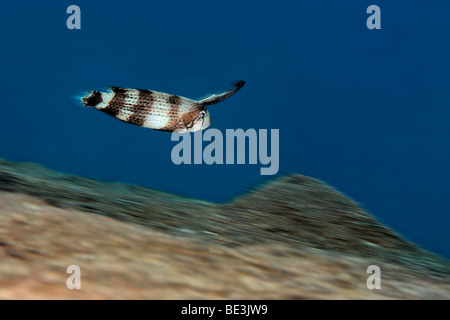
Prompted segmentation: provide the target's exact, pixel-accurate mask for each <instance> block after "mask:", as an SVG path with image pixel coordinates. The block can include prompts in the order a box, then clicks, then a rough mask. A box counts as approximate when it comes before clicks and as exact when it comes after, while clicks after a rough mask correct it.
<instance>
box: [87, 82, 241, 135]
mask: <svg viewBox="0 0 450 320" xmlns="http://www.w3.org/2000/svg"><path fill="white" fill-rule="evenodd" d="M244 84H245V82H244V81H238V82H236V83H235V84H234V86H235V88H234V89H232V90H229V91H225V92H223V93H220V94H213V95H210V96H208V97H206V98H205V99H201V100H192V99H189V98H185V97H181V96H177V95H173V94H168V93H163V92H158V91H150V90H146V89H125V88H120V87H110V88H109V90H108V91H107V92H100V91H90V92H88V93H87V95H86V96H84V97H83V98H81V102H82V103H83V105H84V106H86V107H93V108H95V109H97V110H100V111H103V112H105V113H107V114H109V115H111V116H113V117H115V118H117V119H119V120H121V121H124V122H127V123H130V124H134V125H137V126H141V127H146V128H151V129H155V130H160V131H168V132H173V131H176V132H195V131H199V130H204V129H206V128H208V127H209V126H210V125H211V115H210V113H209V110H208V109H207V108H206V106H208V105H211V104H216V103H218V102H220V101H223V100H225V99H227V98H229V97H231V96H232V95H233V94H235V93H236V92H237V91H239V90H240V89H241V88H242V87H243V86H244Z"/></svg>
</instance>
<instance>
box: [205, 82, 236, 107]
mask: <svg viewBox="0 0 450 320" xmlns="http://www.w3.org/2000/svg"><path fill="white" fill-rule="evenodd" d="M244 84H245V81H244V80H239V81H237V82H235V83H234V89H232V90H229V91H225V92H222V93H218V94H212V95H210V96H208V97H206V98H204V99H202V100H199V101H197V102H198V103H199V104H201V105H204V106H208V105H211V104H216V103H219V102H221V101H223V100H225V99H228V98H229V97H231V96H232V95H233V94H235V93H236V92H238V91H239V90H241V88H242V87H243V86H244Z"/></svg>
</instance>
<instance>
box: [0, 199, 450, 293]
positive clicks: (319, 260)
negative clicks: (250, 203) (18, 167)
mask: <svg viewBox="0 0 450 320" xmlns="http://www.w3.org/2000/svg"><path fill="white" fill-rule="evenodd" d="M0 208H1V209H0V227H1V228H0V239H1V242H0V298H2V299H34V298H44V299H66V298H67V299H74V298H76V299H78V298H80V299H85V298H86V299H102V298H107V299H120V298H125V299H127V298H135V299H136V298H148V299H227V298H229V299H266V298H267V299H316V298H318V299H321V298H336V299H360V298H368V299H377V298H416V299H417V298H441V299H445V298H448V294H449V289H450V287H449V285H448V284H445V283H443V282H441V281H438V280H432V279H417V278H413V277H411V276H410V275H408V274H402V272H401V271H402V270H398V274H389V275H386V277H385V278H382V282H381V284H382V289H381V290H369V289H367V287H366V280H367V277H368V276H369V275H368V274H366V268H367V266H368V263H370V262H369V261H367V260H365V259H360V258H356V257H350V256H345V255H343V254H342V255H337V254H327V253H325V252H319V251H317V252H315V251H313V250H296V249H292V248H287V247H282V246H278V245H266V246H244V247H240V248H225V247H220V246H218V245H216V244H208V243H203V244H202V243H200V242H197V241H190V240H187V239H183V238H181V237H173V236H167V235H164V234H162V233H159V232H155V231H152V230H149V229H148V228H145V227H142V226H138V225H133V224H129V223H124V222H120V221H117V220H115V219H112V218H108V217H103V216H98V215H90V214H87V213H84V212H79V211H75V210H63V209H59V208H55V207H51V206H48V205H46V204H45V203H43V202H42V201H40V200H37V199H33V198H32V197H30V196H25V195H21V194H12V193H5V192H3V193H0ZM69 265H78V266H79V267H80V269H81V290H76V289H74V290H69V289H68V288H67V286H66V280H67V278H68V277H69V276H70V275H69V274H67V273H66V269H67V267H68V266H69ZM382 276H383V274H382ZM395 277H396V278H397V279H395Z"/></svg>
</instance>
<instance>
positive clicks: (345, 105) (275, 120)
mask: <svg viewBox="0 0 450 320" xmlns="http://www.w3.org/2000/svg"><path fill="white" fill-rule="evenodd" d="M393 2H394V1H379V0H377V1H364V0H363V1H361V0H354V1H331V0H330V1H323V0H318V1H222V2H218V1H128V2H127V1H111V0H110V1H84V0H83V1H82V0H73V1H70V2H69V1H33V2H32V1H25V2H24V1H20V2H17V3H13V2H6V3H2V6H1V16H0V17H1V18H0V33H1V42H2V45H1V50H0V57H1V59H0V65H1V76H0V92H1V97H2V101H1V111H2V112H1V117H0V146H1V148H0V157H4V158H7V159H10V160H26V161H33V162H37V163H39V164H42V165H45V166H47V167H50V168H52V169H56V170H60V171H63V172H68V173H72V174H78V175H83V176H89V177H94V178H98V179H102V180H113V181H123V182H130V183H136V184H140V185H145V186H150V187H156V188H160V189H164V190H167V191H171V192H176V193H179V194H183V195H188V196H193V197H199V198H203V199H206V200H213V201H225V200H227V199H229V198H230V197H233V196H234V195H236V194H237V193H239V192H241V191H243V190H245V189H246V188H248V187H251V186H253V185H255V184H256V183H260V182H263V181H264V180H265V179H267V178H268V177H263V176H260V175H259V168H260V166H259V165H212V166H208V165H181V166H176V165H174V164H173V163H172V162H171V158H170V153H171V149H172V147H173V146H174V145H175V143H174V142H171V141H170V134H168V133H165V132H158V131H153V130H150V129H145V128H139V127H136V126H132V125H128V124H126V123H123V122H120V121H117V120H115V119H113V118H111V117H109V116H107V115H105V114H103V113H101V112H98V111H95V110H90V109H87V108H83V107H82V106H81V104H80V103H78V102H77V101H76V100H75V99H74V98H73V96H76V95H78V94H80V92H81V91H85V90H100V89H104V88H105V87H107V86H109V85H114V86H122V87H130V88H133V87H137V88H148V89H152V90H158V91H163V92H168V93H174V94H180V95H183V96H186V97H190V98H198V97H201V96H204V95H205V94H206V93H213V92H217V91H222V90H226V89H228V88H229V87H230V85H229V84H230V82H231V81H233V80H236V79H244V80H246V81H247V84H246V86H245V87H244V88H243V89H242V90H241V91H240V92H238V93H237V94H236V95H235V96H233V97H231V98H230V99H229V100H227V101H224V102H222V103H220V104H218V105H215V106H211V107H210V110H211V114H212V126H213V127H214V128H218V129H220V130H225V129H228V128H243V129H248V128H256V129H259V128H267V129H271V128H274V129H280V173H286V172H296V173H300V174H304V175H308V176H312V177H316V178H319V179H321V180H323V181H325V182H328V183H330V184H331V185H332V186H334V187H336V188H337V189H339V190H340V191H342V192H344V193H345V194H347V195H349V196H350V197H352V198H353V199H355V200H357V201H358V202H360V203H361V204H363V205H364V207H365V208H366V209H367V210H369V211H370V212H371V213H373V214H374V215H376V216H377V217H378V218H379V219H380V220H381V221H383V222H384V223H386V224H387V225H389V226H391V227H393V228H394V229H395V230H396V231H397V232H399V233H401V234H402V235H404V236H406V237H407V238H408V239H410V240H412V241H414V242H415V243H417V244H419V245H421V246H423V247H425V248H426V249H429V250H431V251H433V252H436V253H439V254H441V255H444V256H446V257H450V246H449V226H450V223H449V222H450V221H449V211H450V185H449V178H450V166H449V163H450V148H449V138H450V126H449V120H450V90H449V88H450V41H449V39H450V25H449V24H450V2H448V1H446V0H445V1H444V0H435V1H432V2H431V1H425V0H422V1H395V3H393ZM71 4H76V5H78V6H80V8H81V27H82V29H81V30H68V29H67V28H66V19H67V17H68V16H69V15H68V14H66V8H67V7H68V6H69V5H71ZM371 4H376V5H378V6H380V8H381V27H382V28H381V30H368V29H367V27H366V19H367V17H368V16H369V15H368V14H366V8H367V7H368V6H369V5H371Z"/></svg>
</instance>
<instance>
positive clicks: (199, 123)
mask: <svg viewBox="0 0 450 320" xmlns="http://www.w3.org/2000/svg"><path fill="white" fill-rule="evenodd" d="M191 124H192V125H190V126H186V127H184V128H178V129H177V130H175V132H178V133H185V132H196V131H200V130H205V129H206V128H208V127H209V126H210V125H211V114H210V113H209V110H207V109H206V108H205V109H204V110H202V111H200V112H199V114H198V116H197V118H195V119H194V121H193V122H191Z"/></svg>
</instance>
